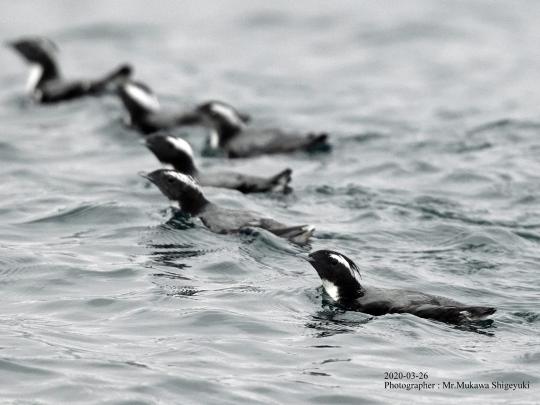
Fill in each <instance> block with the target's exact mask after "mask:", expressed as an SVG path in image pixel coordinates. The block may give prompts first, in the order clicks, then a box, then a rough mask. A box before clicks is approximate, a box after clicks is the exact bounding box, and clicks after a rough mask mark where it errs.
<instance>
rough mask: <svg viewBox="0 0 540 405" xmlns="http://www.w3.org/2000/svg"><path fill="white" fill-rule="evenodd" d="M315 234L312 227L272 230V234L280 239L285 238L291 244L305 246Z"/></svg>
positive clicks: (301, 226) (303, 226)
mask: <svg viewBox="0 0 540 405" xmlns="http://www.w3.org/2000/svg"><path fill="white" fill-rule="evenodd" d="M313 232H315V227H314V226H312V225H300V226H291V227H288V228H281V229H272V233H274V234H275V235H277V236H281V237H282V238H287V239H289V240H290V241H291V242H294V243H296V244H298V245H306V244H307V243H308V241H309V238H311V236H312V235H313Z"/></svg>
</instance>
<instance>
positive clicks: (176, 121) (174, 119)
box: [118, 80, 250, 135]
mask: <svg viewBox="0 0 540 405" xmlns="http://www.w3.org/2000/svg"><path fill="white" fill-rule="evenodd" d="M118 93H119V96H120V99H121V100H122V104H123V105H124V107H125V108H126V110H127V113H128V115H129V124H130V125H131V126H132V127H133V128H134V129H136V130H138V131H139V132H141V133H143V134H146V135H148V134H151V133H154V132H157V131H161V130H168V129H172V128H174V127H180V126H185V125H194V124H197V123H198V122H199V121H200V117H199V115H198V114H195V113H193V112H188V111H167V110H163V109H162V108H161V106H160V104H159V101H158V98H157V96H156V95H155V93H154V92H153V91H152V89H151V88H150V87H148V86H147V85H146V84H145V83H142V82H138V81H131V80H130V81H127V82H125V83H123V85H122V86H120V88H119V92H118ZM213 103H216V105H222V106H224V108H227V109H232V110H234V109H233V107H231V106H229V105H228V104H226V103H224V102H222V101H213ZM234 111H235V113H236V114H237V116H238V117H240V119H242V120H243V121H244V122H247V121H249V119H250V117H249V115H247V114H243V113H240V112H239V111H236V110H234Z"/></svg>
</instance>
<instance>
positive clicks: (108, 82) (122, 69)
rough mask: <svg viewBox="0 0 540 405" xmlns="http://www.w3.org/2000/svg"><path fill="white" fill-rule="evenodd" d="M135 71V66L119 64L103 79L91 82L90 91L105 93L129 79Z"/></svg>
mask: <svg viewBox="0 0 540 405" xmlns="http://www.w3.org/2000/svg"><path fill="white" fill-rule="evenodd" d="M132 73H133V68H132V67H131V66H130V65H128V64H123V65H120V66H118V67H117V68H116V69H115V70H113V71H112V72H109V73H107V74H106V75H105V76H103V77H102V78H101V79H98V80H95V81H94V82H92V83H91V84H90V92H92V93H103V92H104V91H106V90H109V89H110V90H115V89H116V87H117V86H119V85H120V84H122V83H124V82H125V81H126V80H128V79H129V78H130V77H131V75H132Z"/></svg>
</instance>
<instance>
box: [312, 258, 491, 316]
mask: <svg viewBox="0 0 540 405" xmlns="http://www.w3.org/2000/svg"><path fill="white" fill-rule="evenodd" d="M307 260H308V261H309V262H310V263H311V265H312V266H313V267H314V268H315V270H316V271H317V273H318V274H319V277H320V278H321V281H322V285H323V288H324V290H325V291H326V293H327V294H328V295H329V296H330V297H331V298H332V299H333V300H334V301H335V302H337V303H338V304H340V305H341V306H343V307H344V308H346V309H350V310H354V311H360V312H364V313H366V314H370V315H384V314H393V313H399V314H401V313H409V314H413V315H416V316H419V317H420V318H429V319H434V320H437V321H442V322H447V323H452V324H461V323H464V322H467V321H471V320H478V319H482V318H485V317H487V316H489V315H491V314H493V313H495V311H496V308H493V307H484V306H469V305H465V304H462V303H460V302H457V301H454V300H452V299H449V298H445V297H439V296H434V295H429V294H426V293H423V292H417V291H410V290H398V289H389V288H376V287H368V286H366V285H363V284H361V281H360V271H359V270H358V267H357V266H356V264H354V262H353V261H352V260H351V259H349V258H348V257H346V256H345V255H343V254H341V253H338V252H334V251H331V250H318V251H316V252H313V253H311V254H309V255H308V257H307Z"/></svg>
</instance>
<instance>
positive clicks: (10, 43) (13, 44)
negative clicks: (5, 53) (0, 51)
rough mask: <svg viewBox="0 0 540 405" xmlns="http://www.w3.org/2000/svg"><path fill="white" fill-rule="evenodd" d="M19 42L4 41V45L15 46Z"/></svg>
mask: <svg viewBox="0 0 540 405" xmlns="http://www.w3.org/2000/svg"><path fill="white" fill-rule="evenodd" d="M16 45H17V43H16V42H15V41H4V46H6V47H8V48H15V47H16Z"/></svg>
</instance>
